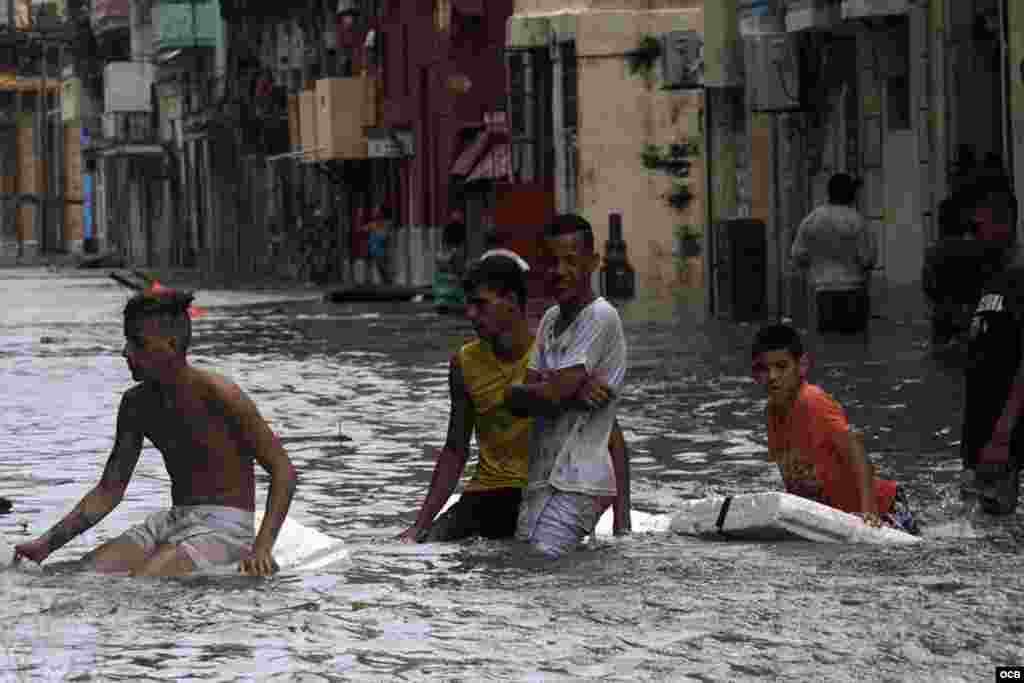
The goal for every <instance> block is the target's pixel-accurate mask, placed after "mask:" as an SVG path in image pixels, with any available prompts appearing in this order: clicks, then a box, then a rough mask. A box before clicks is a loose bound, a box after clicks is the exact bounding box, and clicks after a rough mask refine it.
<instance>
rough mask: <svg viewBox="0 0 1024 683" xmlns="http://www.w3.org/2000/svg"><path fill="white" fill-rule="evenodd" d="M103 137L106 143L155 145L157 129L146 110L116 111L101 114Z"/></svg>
mask: <svg viewBox="0 0 1024 683" xmlns="http://www.w3.org/2000/svg"><path fill="white" fill-rule="evenodd" d="M103 138H104V142H105V143H106V144H107V145H157V144H160V138H159V131H158V130H157V127H156V126H155V125H154V121H153V114H152V113H150V112H148V111H116V112H107V113H105V114H104V115H103Z"/></svg>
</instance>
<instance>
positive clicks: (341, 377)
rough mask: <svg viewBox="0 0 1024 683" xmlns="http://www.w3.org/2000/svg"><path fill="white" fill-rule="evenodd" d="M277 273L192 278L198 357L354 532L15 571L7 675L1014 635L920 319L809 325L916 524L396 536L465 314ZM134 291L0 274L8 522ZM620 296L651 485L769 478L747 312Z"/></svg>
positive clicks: (637, 467) (100, 403) (798, 670)
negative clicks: (824, 532) (339, 299)
mask: <svg viewBox="0 0 1024 683" xmlns="http://www.w3.org/2000/svg"><path fill="white" fill-rule="evenodd" d="M286 298H287V297H284V296H282V295H279V294H266V293H261V294H260V295H258V298H257V295H247V294H243V293H231V292H203V293H201V296H200V299H199V301H198V303H199V304H200V305H202V306H203V307H204V308H207V309H208V311H209V313H208V315H206V316H204V317H203V318H201V319H199V320H198V321H197V323H196V334H195V342H194V350H193V351H194V352H193V357H194V361H195V362H196V363H198V364H201V365H204V366H208V367H212V368H215V369H218V370H220V371H222V372H224V373H225V374H227V375H228V376H230V377H232V378H234V379H235V380H237V381H238V382H239V383H240V384H241V385H242V386H243V388H245V389H246V390H247V391H248V392H249V393H250V394H251V395H252V396H253V397H254V399H255V400H256V401H257V403H258V404H259V406H260V408H261V410H262V411H263V413H264V414H265V415H266V417H267V418H268V419H269V420H270V421H271V423H272V425H273V427H274V429H275V430H276V431H277V432H278V433H279V434H280V435H281V437H282V440H283V442H284V443H285V446H286V447H287V448H288V450H289V452H290V453H291V455H292V457H293V458H294V459H295V461H296V464H297V466H298V468H299V470H300V475H301V482H300V489H299V493H298V496H297V499H296V501H295V504H294V506H293V514H294V515H295V516H296V518H297V519H299V521H301V522H303V523H305V524H308V525H311V526H314V527H316V528H318V529H320V530H321V531H324V532H325V533H329V534H332V535H336V536H339V537H342V538H344V539H346V540H347V541H348V542H349V543H350V544H351V548H352V559H351V561H349V562H346V563H344V564H341V565H339V566H336V567H333V568H330V569H328V570H325V571H323V572H321V573H318V574H315V575H302V576H278V577H274V578H272V579H269V580H253V579H249V578H245V577H218V578H201V577H196V578H192V579H184V580H167V581H143V580H131V579H127V578H119V577H114V578H110V577H98V576H93V575H88V574H85V575H83V574H76V573H69V572H68V571H66V570H63V571H62V570H60V569H59V568H58V569H51V570H48V571H45V572H38V571H36V572H32V571H8V572H5V573H0V591H2V592H3V595H4V596H5V600H4V602H3V605H2V606H0V615H2V616H3V617H6V619H5V623H6V624H7V626H8V627H7V628H6V629H4V631H3V633H2V634H0V680H66V679H76V680H108V679H122V680H179V679H189V678H203V679H209V680H288V681H292V680H368V681H370V680H381V679H398V680H415V681H420V680H449V679H452V680H482V679H490V680H508V679H513V680H545V681H549V680H554V681H558V680H575V679H580V678H587V679H590V678H600V679H602V680H622V681H633V680H679V679H683V678H686V677H688V676H690V677H694V678H696V679H699V680H736V679H740V680H764V679H775V678H790V679H794V680H822V679H824V680H836V681H863V680H893V681H903V680H931V679H936V680H972V681H973V680H982V679H983V678H982V677H985V678H988V677H991V675H992V669H993V667H994V666H995V665H997V664H1011V663H1020V662H1022V661H1024V653H1022V651H1021V650H1022V648H1021V646H1020V644H1019V643H1020V638H1019V634H1020V632H1021V629H1022V628H1024V626H1022V624H1024V619H1022V616H1024V612H1022V600H1024V581H1022V579H1021V576H1022V574H1021V572H1020V568H1019V548H1020V542H1019V540H1018V539H1019V537H1020V535H1021V532H1020V530H1019V522H1018V520H1017V519H1016V518H1015V517H1014V518H1010V519H1003V520H992V519H990V518H985V517H983V516H978V515H977V514H976V513H973V512H971V511H965V510H963V509H962V506H961V505H960V503H959V501H958V500H957V499H956V497H955V496H954V490H955V481H956V478H957V474H958V462H957V455H956V446H957V444H958V441H957V440H958V438H959V427H958V423H959V417H958V413H957V406H958V405H959V400H960V385H959V379H958V374H957V372H956V371H955V369H950V368H949V367H947V366H945V365H943V364H941V363H939V362H937V361H934V360H931V359H929V358H928V356H927V355H926V353H925V352H924V351H923V350H922V348H921V346H920V344H919V341H920V339H919V337H915V336H914V335H913V334H912V331H909V330H900V329H893V330H892V331H891V334H887V335H876V337H875V338H874V339H873V340H872V341H871V343H870V344H867V345H865V344H863V343H856V342H844V343H839V342H834V341H829V342H828V343H827V344H826V345H819V346H817V347H815V359H816V361H815V369H814V377H815V379H816V380H818V381H820V382H821V383H822V384H824V385H825V386H826V388H827V389H828V390H829V391H831V392H832V393H833V394H834V395H835V396H836V397H837V398H838V399H839V400H840V401H841V402H842V403H843V404H844V405H845V406H846V407H847V410H848V412H849V415H850V419H851V421H852V422H853V423H854V424H855V425H856V426H857V427H858V428H860V429H863V430H864V431H865V433H866V435H867V447H868V450H869V452H870V453H871V456H872V459H873V460H874V461H875V462H876V463H877V464H878V465H879V467H880V468H881V471H882V473H883V474H886V475H890V476H893V477H895V478H897V479H898V480H899V481H900V482H901V483H902V484H903V485H904V486H905V487H906V488H907V489H908V491H909V493H910V494H911V496H912V498H913V499H914V500H915V501H916V505H917V507H918V509H919V511H920V514H921V517H922V518H923V521H924V522H925V523H926V524H928V529H927V531H926V533H927V535H928V536H929V542H928V543H927V544H924V545H922V546H919V547H906V548H877V547H858V548H855V547H838V546H824V545H813V544H804V543H788V544H776V545H769V544H761V545H754V544H735V543H724V542H698V541H695V540H692V539H686V538H682V537H673V536H654V535H651V536H635V537H632V538H628V539H608V540H604V541H601V542H599V543H595V544H593V545H592V546H590V547H588V548H586V549H584V550H582V551H581V552H579V553H577V554H575V555H572V556H570V557H567V558H564V559H563V560H560V561H559V562H557V563H555V564H554V565H539V564H537V563H536V562H535V561H532V560H531V559H529V558H526V557H524V556H523V555H522V554H521V553H520V552H519V550H518V549H517V548H516V547H515V546H514V545H510V544H500V543H487V542H479V541H477V542H470V543H467V544H464V545H452V546H438V545H431V546H413V547H409V546H403V545H397V544H395V543H393V542H392V541H391V538H392V537H393V536H394V535H395V534H397V533H398V532H399V531H401V530H402V529H403V528H404V527H405V526H406V525H407V524H408V523H409V522H410V521H411V519H412V518H413V515H414V512H415V510H416V508H417V507H418V505H419V503H420V500H421V497H422V495H423V493H424V490H425V487H426V483H427V482H428V481H429V477H430V473H431V470H432V467H433V456H434V453H435V450H436V449H437V448H439V447H440V446H441V444H442V441H443V439H444V433H445V429H446V425H447V397H446V361H447V358H448V356H449V354H450V353H451V352H452V350H454V349H455V348H456V347H457V345H458V344H459V343H460V342H461V341H462V340H464V339H465V338H466V337H467V336H468V335H469V334H470V329H469V327H468V326H466V325H465V324H463V323H461V322H460V321H458V320H456V319H454V318H450V317H443V316H438V315H436V314H434V313H433V312H432V311H431V310H430V309H429V307H427V306H425V305H422V304H396V305H390V304H375V305H329V304H322V303H319V302H315V301H296V300H286ZM291 298H292V299H295V298H296V297H291ZM298 298H303V297H298ZM306 298H308V297H306ZM124 300H125V294H124V291H123V290H121V289H119V288H118V287H117V286H116V285H114V284H113V283H112V282H110V283H109V284H108V281H105V280H103V279H102V278H100V277H78V276H76V277H68V276H62V275H55V274H50V273H44V272H43V271H11V272H10V273H9V274H8V273H0V304H3V306H4V311H5V313H4V317H3V319H2V322H0V369H2V372H3V377H4V388H3V391H2V392H0V429H2V430H3V433H4V434H5V437H6V438H5V439H4V440H3V441H2V442H0V493H2V494H5V495H9V496H10V497H12V498H13V499H14V500H15V503H16V506H17V507H16V512H15V513H14V514H11V515H7V516H3V517H0V533H3V534H4V535H5V536H7V537H8V538H9V539H10V540H15V541H16V540H18V539H22V538H26V537H28V536H29V535H34V534H36V533H39V532H41V531H43V530H44V529H45V528H46V527H48V526H49V525H50V524H52V523H53V522H55V521H56V520H57V519H58V518H59V517H60V516H61V515H62V514H64V513H66V512H67V511H68V510H69V509H70V506H71V505H72V504H73V503H74V502H75V501H76V500H77V499H78V498H79V497H80V496H81V495H82V494H84V493H85V492H86V491H87V490H88V489H89V487H91V486H92V485H93V484H94V483H95V481H96V480H97V478H98V476H99V473H100V470H101V468H102V466H103V462H104V461H105V458H106V455H107V452H108V451H109V448H110V446H111V443H112V437H113V429H114V416H115V410H116V406H117V403H118V400H119V397H120V394H121V392H123V391H124V390H125V389H126V388H127V387H128V386H129V385H130V377H129V374H128V372H127V369H126V368H125V366H124V362H123V360H122V359H121V358H120V356H119V354H120V349H121V344H122V341H121V325H120V309H121V307H122V306H123V303H124ZM624 316H625V318H626V328H627V335H628V338H629V340H630V351H631V360H632V364H631V371H630V375H629V377H628V382H629V388H628V391H627V392H626V394H625V398H624V406H623V410H622V414H621V422H622V424H623V427H624V430H625V432H626V435H627V439H628V440H629V442H630V444H631V446H632V452H633V472H634V479H635V482H634V504H635V506H636V507H639V508H641V509H645V510H649V511H652V512H668V511H671V510H672V508H673V505H674V504H675V502H676V501H678V500H679V499H680V498H684V497H693V496H703V495H707V494H710V493H713V492H741V491H755V490H764V489H766V488H772V487H777V486H778V485H779V481H778V475H777V473H776V472H775V471H774V469H773V468H772V467H770V466H768V465H767V464H766V463H765V462H764V459H763V455H764V452H765V438H764V425H763V419H764V418H763V410H764V401H763V399H762V397H761V396H760V395H759V394H758V393H757V391H756V388H755V387H754V385H753V383H752V382H751V381H750V380H749V378H748V377H747V376H746V374H745V373H746V368H747V367H748V365H749V364H748V362H747V358H746V353H747V350H746V349H747V344H748V343H749V338H750V336H751V334H752V332H753V328H751V327H749V326H734V325H725V324H721V323H716V322H707V323H702V322H700V321H695V320H690V319H681V320H679V321H677V322H651V321H650V320H646V319H645V320H641V319H639V318H638V317H636V316H634V317H631V311H630V309H629V308H628V307H627V308H626V309H625V310H624ZM259 485H260V490H259V494H260V498H261V500H262V499H263V496H265V493H266V488H265V487H266V478H265V477H262V476H261V478H260V484H259ZM168 500H169V491H168V486H167V480H166V474H165V473H164V471H163V467H162V465H161V461H160V458H159V456H158V454H157V453H156V452H155V451H152V449H147V451H146V452H145V453H144V455H143V458H142V460H141V462H140V464H139V467H138V469H137V472H136V475H135V478H134V479H133V481H132V484H131V486H130V487H129V489H128V492H127V495H126V498H125V500H124V502H123V503H122V505H121V506H120V507H119V508H118V510H117V511H116V512H115V513H113V514H112V515H111V516H110V517H109V518H108V519H106V520H104V521H103V522H102V523H101V524H100V525H98V526H97V527H96V528H95V529H94V530H92V531H90V532H88V533H87V534H85V535H83V537H81V538H79V539H77V540H76V541H74V542H73V543H72V544H70V545H69V546H68V547H67V548H65V549H64V550H62V551H60V552H59V553H57V554H56V555H55V557H54V561H56V562H58V563H59V562H60V561H66V560H70V559H74V558H75V557H77V556H78V555H80V554H81V553H83V552H84V551H86V550H87V549H88V548H90V547H92V546H94V545H95V544H97V543H99V542H102V541H104V540H106V539H109V538H111V537H112V536H114V535H116V534H117V533H119V532H120V531H121V530H122V529H124V528H125V527H126V526H128V525H129V524H131V523H133V522H134V521H136V520H137V519H139V518H140V517H141V516H143V515H144V514H146V513H148V512H150V511H153V510H156V509H158V508H160V507H162V506H164V505H166V504H167V502H168ZM261 504H262V503H261ZM90 677H91V678H90Z"/></svg>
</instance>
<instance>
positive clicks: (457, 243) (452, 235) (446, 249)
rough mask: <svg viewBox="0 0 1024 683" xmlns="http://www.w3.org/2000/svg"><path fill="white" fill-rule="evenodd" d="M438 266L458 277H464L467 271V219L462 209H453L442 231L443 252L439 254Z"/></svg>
mask: <svg viewBox="0 0 1024 683" xmlns="http://www.w3.org/2000/svg"><path fill="white" fill-rule="evenodd" d="M438 267H439V268H440V269H441V270H443V271H445V272H447V273H451V274H453V275H456V276H458V277H462V274H463V273H464V272H465V269H466V220H465V217H464V215H463V213H462V211H459V210H455V211H453V212H452V214H451V217H450V218H449V220H448V223H447V224H445V226H444V230H443V231H442V232H441V253H440V254H438Z"/></svg>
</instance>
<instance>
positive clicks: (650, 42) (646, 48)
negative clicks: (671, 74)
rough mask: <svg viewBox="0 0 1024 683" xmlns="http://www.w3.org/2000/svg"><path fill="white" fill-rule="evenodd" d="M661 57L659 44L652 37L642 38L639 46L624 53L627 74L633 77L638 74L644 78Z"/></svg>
mask: <svg viewBox="0 0 1024 683" xmlns="http://www.w3.org/2000/svg"><path fill="white" fill-rule="evenodd" d="M660 56H661V43H659V42H658V39H657V38H655V37H654V36H644V37H642V38H641V39H640V44H639V45H637V46H636V48H634V49H633V50H630V51H629V52H627V53H626V61H627V62H628V63H629V73H630V74H631V75H633V76H635V75H637V74H640V75H642V76H643V77H644V78H646V77H647V76H649V75H650V73H651V69H653V68H654V63H655V62H657V61H658V57H660Z"/></svg>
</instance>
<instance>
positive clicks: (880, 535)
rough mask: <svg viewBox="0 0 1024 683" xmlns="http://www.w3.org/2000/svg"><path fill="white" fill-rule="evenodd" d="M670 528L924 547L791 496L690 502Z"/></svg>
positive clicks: (893, 531)
mask: <svg viewBox="0 0 1024 683" xmlns="http://www.w3.org/2000/svg"><path fill="white" fill-rule="evenodd" d="M670 528H671V530H672V531H674V532H675V533H677V534H685V535H688V536H717V537H719V538H723V537H724V538H735V539H742V540H748V541H778V540H786V539H794V538H799V539H805V540H808V541H818V542H822V543H876V544H879V543H881V544H898V543H918V542H920V541H921V538H920V537H918V536H912V535H911V534H908V533H906V532H903V531H900V530H898V529H893V528H890V527H871V526H868V525H867V524H865V523H864V521H863V520H862V519H861V518H860V517H858V516H856V515H851V514H849V513H846V512H842V511H841V510H836V509H834V508H830V507H828V506H827V505H822V504H821V503H816V502H814V501H813V500H808V499H806V498H801V497H799V496H794V495H791V494H788V493H781V492H767V493H744V494H738V495H735V496H714V497H711V498H702V499H699V500H689V501H685V502H683V503H681V504H680V506H679V509H678V510H677V512H675V513H674V514H673V515H672V521H671V524H670Z"/></svg>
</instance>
